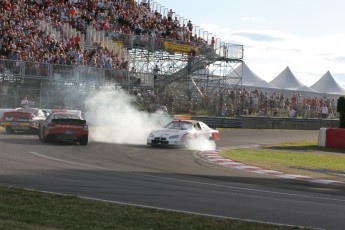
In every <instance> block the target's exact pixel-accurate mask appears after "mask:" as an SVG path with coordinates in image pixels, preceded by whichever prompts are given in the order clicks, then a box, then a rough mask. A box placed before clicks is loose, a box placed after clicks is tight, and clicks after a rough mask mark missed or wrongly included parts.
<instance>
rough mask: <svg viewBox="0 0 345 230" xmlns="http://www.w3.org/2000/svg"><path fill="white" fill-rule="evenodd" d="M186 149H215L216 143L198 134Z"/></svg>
mask: <svg viewBox="0 0 345 230" xmlns="http://www.w3.org/2000/svg"><path fill="white" fill-rule="evenodd" d="M188 149H191V150H198V151H208V150H215V149H216V143H215V142H214V141H210V140H208V138H206V137H204V136H200V137H197V138H195V139H193V140H191V141H190V146H189V147H188Z"/></svg>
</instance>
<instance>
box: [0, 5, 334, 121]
mask: <svg viewBox="0 0 345 230" xmlns="http://www.w3.org/2000/svg"><path fill="white" fill-rule="evenodd" d="M0 2H1V5H2V7H1V8H0V25H1V26H0V74H1V76H0V87H1V88H0V89H1V100H0V107H2V108H8V107H18V106H19V105H20V101H21V99H22V98H24V97H25V96H28V97H29V98H31V101H32V103H34V104H36V106H39V107H47V108H48V107H49V108H56V107H58V108H69V109H83V105H82V102H80V100H82V99H83V98H85V97H87V94H88V93H90V92H91V91H93V90H99V89H105V88H106V89H108V90H109V89H110V90H117V89H118V88H121V89H125V90H127V91H128V92H129V94H131V95H133V96H134V97H135V98H136V100H137V103H138V107H139V108H141V109H144V110H147V111H150V112H151V111H155V110H156V109H157V108H159V106H161V105H164V106H166V107H167V108H168V111H169V113H190V114H192V115H208V116H227V117H232V116H238V115H255V116H294V117H297V116H298V117H304V118H321V117H323V118H335V117H337V113H336V100H337V95H334V96H332V95H329V94H328V95H326V94H315V95H312V96H311V95H310V94H304V92H303V91H300V92H295V93H294V94H292V95H291V93H290V94H289V95H287V94H285V93H284V92H283V91H282V90H279V89H276V90H265V89H246V88H245V87H243V86H242V85H241V76H239V78H238V83H237V84H235V85H230V84H228V85H227V84H226V80H224V79H225V74H224V76H222V77H223V83H222V84H219V83H218V84H213V85H208V83H207V84H206V83H205V81H199V83H195V82H196V81H198V79H200V78H202V77H199V78H194V80H193V79H192V78H191V77H188V76H189V75H191V74H194V76H196V75H198V74H199V73H198V71H199V70H204V69H205V66H206V65H209V64H211V63H214V62H216V61H224V62H226V63H228V62H229V63H230V62H231V63H235V64H239V63H242V62H243V53H242V50H243V47H242V46H241V45H234V44H227V43H224V42H221V41H220V40H219V39H217V38H215V37H214V36H209V35H208V34H206V36H205V34H204V33H202V34H201V33H200V27H199V30H198V31H197V30H196V27H197V26H195V25H194V24H192V22H191V20H186V19H182V17H180V16H178V15H177V14H176V13H175V12H174V11H173V9H168V10H164V11H163V12H162V11H161V10H160V8H158V7H157V3H155V2H150V1H145V0H142V1H135V0H98V1H94V0H59V1H50V0H46V1H45V0H40V1H36V0H18V1H10V0H3V1H0ZM139 49H140V50H141V51H140V52H141V53H140V54H139V52H138V50H139ZM150 53H153V54H152V55H157V56H159V57H160V61H159V66H158V65H157V62H156V61H157V59H155V58H153V59H150V58H146V57H150ZM177 53H179V55H177ZM152 55H151V56H152ZM166 59H169V60H168V61H167V60H166ZM175 59H179V60H175ZM205 59H207V60H208V61H205ZM143 62H147V63H146V64H145V65H144V64H140V63H143ZM164 62H166V63H168V62H169V65H167V64H166V63H164ZM138 63H139V64H138ZM154 66H157V71H156V72H153V69H154V68H153V67H154ZM158 67H159V71H158ZM230 69H233V68H232V67H231V68H230ZM204 72H205V71H204ZM206 72H207V71H206ZM206 75H207V79H208V78H209V77H210V74H209V72H208V73H206ZM206 75H204V76H206ZM218 77H219V76H218ZM187 78H188V79H187ZM204 78H205V79H206V77H204ZM167 79H168V80H167ZM184 79H187V80H192V82H194V86H193V84H192V87H194V88H196V89H194V90H192V89H191V87H190V88H188V89H186V90H185V91H184V92H177V91H178V90H176V87H179V85H177V86H176V87H175V88H173V87H172V88H169V87H167V86H168V85H169V84H172V83H173V82H178V81H180V82H182V84H184V83H185V81H184ZM195 79H196V80H195ZM207 82H208V81H207ZM76 91H78V92H79V93H76ZM66 92H67V93H66ZM77 100H79V102H77ZM325 107H326V108H327V109H325ZM292 110H293V111H295V113H293V112H292ZM326 113H327V114H326Z"/></svg>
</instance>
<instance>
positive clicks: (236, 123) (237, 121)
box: [181, 116, 339, 130]
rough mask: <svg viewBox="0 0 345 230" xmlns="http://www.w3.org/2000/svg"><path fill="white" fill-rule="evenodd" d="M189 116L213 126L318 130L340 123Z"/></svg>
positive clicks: (313, 120) (294, 119)
mask: <svg viewBox="0 0 345 230" xmlns="http://www.w3.org/2000/svg"><path fill="white" fill-rule="evenodd" d="M189 118H190V119H193V120H199V121H202V122H205V123H206V124H207V125H209V126H210V127H213V128H246V129H293V130H318V129H320V128H321V127H333V128H334V127H338V125H339V120H338V119H332V120H331V119H298V118H275V117H251V116H241V117H237V118H223V117H204V116H190V117H189ZM181 119H182V118H181Z"/></svg>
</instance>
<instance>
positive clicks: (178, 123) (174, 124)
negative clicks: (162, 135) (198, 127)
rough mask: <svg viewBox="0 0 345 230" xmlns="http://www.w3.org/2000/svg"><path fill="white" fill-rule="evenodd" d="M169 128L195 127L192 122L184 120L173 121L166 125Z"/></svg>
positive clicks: (185, 128) (184, 128)
mask: <svg viewBox="0 0 345 230" xmlns="http://www.w3.org/2000/svg"><path fill="white" fill-rule="evenodd" d="M165 128H167V129H178V130H189V129H192V128H193V125H192V123H190V122H182V121H172V122H170V123H169V124H167V125H166V126H165Z"/></svg>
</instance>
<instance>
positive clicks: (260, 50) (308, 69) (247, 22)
mask: <svg viewBox="0 0 345 230" xmlns="http://www.w3.org/2000/svg"><path fill="white" fill-rule="evenodd" d="M155 2H157V3H158V4H160V5H162V6H164V7H162V8H161V9H162V10H163V9H164V8H167V9H173V11H175V12H176V14H177V15H179V16H180V17H183V18H186V19H189V20H191V21H192V23H193V24H195V25H197V26H200V27H201V28H203V29H204V30H205V31H208V32H210V33H212V34H213V35H215V36H216V37H218V38H221V40H222V41H224V42H229V43H236V44H242V45H244V61H245V62H246V63H247V65H248V66H249V68H251V69H252V70H253V71H254V72H255V73H256V74H257V75H258V76H259V77H261V78H262V79H264V80H266V81H268V82H269V81H271V80H273V79H274V78H275V77H276V76H277V75H278V74H279V73H280V72H282V71H283V70H284V69H285V67H287V66H289V67H290V69H291V71H292V72H293V73H294V74H295V76H296V77H297V78H298V79H299V80H300V81H301V82H302V83H304V84H305V85H307V86H311V85H312V84H314V83H315V82H316V81H317V80H319V79H320V78H321V77H322V76H323V75H324V74H325V73H326V72H327V71H328V70H329V71H330V72H331V74H332V75H333V77H334V78H335V79H336V81H337V82H338V83H339V84H340V85H341V86H342V87H344V88H345V44H344V43H345V29H344V28H345V25H344V22H345V13H344V9H345V1H344V0H328V1H327V0H239V1H233V0H217V1H211V0H208V1H205V0H156V1H155Z"/></svg>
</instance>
